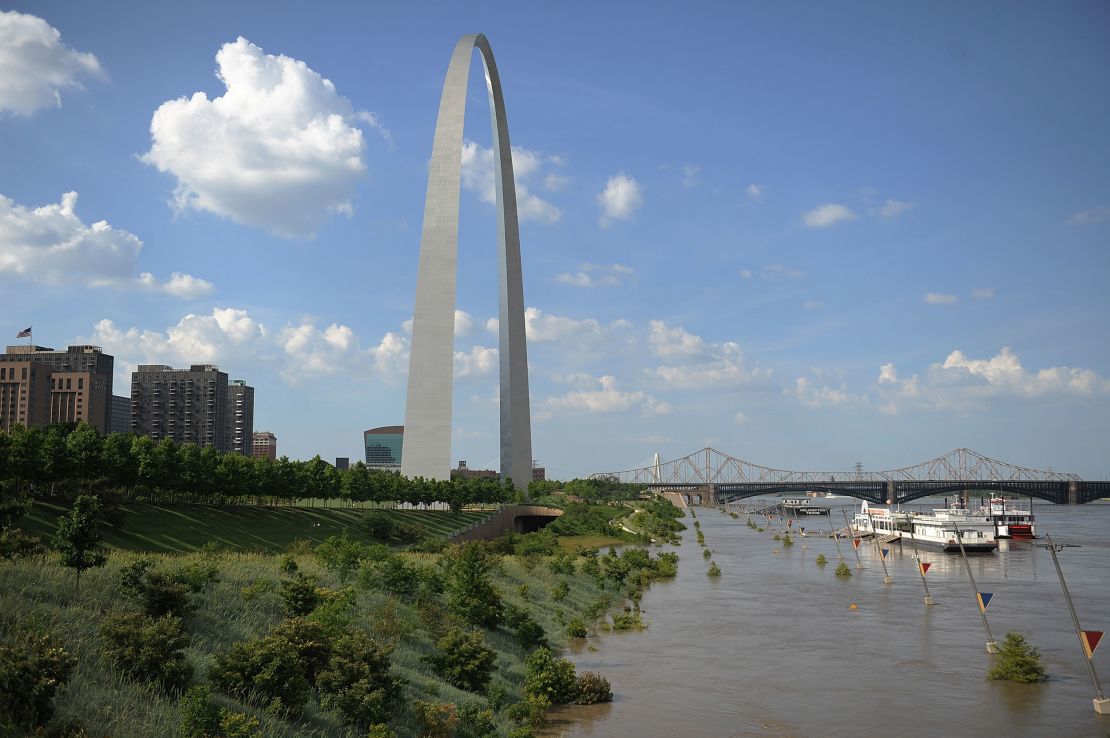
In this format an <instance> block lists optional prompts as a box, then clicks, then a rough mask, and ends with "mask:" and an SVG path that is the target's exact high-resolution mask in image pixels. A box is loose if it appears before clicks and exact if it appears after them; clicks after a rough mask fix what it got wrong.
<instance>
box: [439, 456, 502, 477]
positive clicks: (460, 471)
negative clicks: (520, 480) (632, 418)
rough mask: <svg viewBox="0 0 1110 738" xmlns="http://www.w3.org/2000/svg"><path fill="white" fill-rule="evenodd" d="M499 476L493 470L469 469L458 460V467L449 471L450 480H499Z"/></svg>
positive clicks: (464, 463)
mask: <svg viewBox="0 0 1110 738" xmlns="http://www.w3.org/2000/svg"><path fill="white" fill-rule="evenodd" d="M500 477H501V474H500V473H498V472H495V471H494V470H493V469H471V468H469V467H468V466H467V465H466V462H465V461H463V460H461V459H460V460H459V465H458V466H457V467H455V468H454V469H452V470H451V478H452V479H499V478H500Z"/></svg>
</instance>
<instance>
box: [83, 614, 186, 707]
mask: <svg viewBox="0 0 1110 738" xmlns="http://www.w3.org/2000/svg"><path fill="white" fill-rule="evenodd" d="M100 635H101V637H102V638H103V639H104V642H105V643H104V655H105V657H106V658H107V659H108V660H109V661H110V662H111V663H112V665H113V666H114V667H115V668H116V669H117V670H119V671H120V672H121V673H123V674H124V675H125V676H127V677H128V678H130V679H135V680H139V681H149V682H156V683H157V684H158V685H159V686H161V688H162V689H164V690H166V691H167V692H179V691H181V690H182V689H184V688H185V686H186V685H187V684H188V683H189V680H190V679H192V678H193V667H192V665H191V664H190V663H189V660H188V658H187V657H186V656H185V653H184V649H185V647H186V646H188V645H189V636H188V635H186V634H185V632H184V630H182V628H181V619H180V618H177V617H175V616H173V615H163V616H161V617H159V618H157V619H155V618H152V617H149V616H147V615H143V614H142V613H137V612H132V613H120V614H116V615H112V616H109V617H108V618H107V619H106V620H105V621H104V623H103V625H101V626H100Z"/></svg>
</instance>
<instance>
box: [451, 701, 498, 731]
mask: <svg viewBox="0 0 1110 738" xmlns="http://www.w3.org/2000/svg"><path fill="white" fill-rule="evenodd" d="M458 716H459V724H458V726H457V727H456V729H455V738H500V735H501V734H500V733H499V732H498V731H497V723H496V722H494V719H493V710H491V709H489V708H485V709H483V708H482V706H481V705H479V704H477V703H476V702H466V703H463V704H461V705H459V709H458Z"/></svg>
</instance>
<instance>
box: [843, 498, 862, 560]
mask: <svg viewBox="0 0 1110 738" xmlns="http://www.w3.org/2000/svg"><path fill="white" fill-rule="evenodd" d="M840 512H841V513H842V514H843V515H844V524H845V525H846V526H848V537H849V538H851V539H852V550H853V551H855V553H856V568H857V569H862V568H863V561H862V560H861V559H860V557H859V546H857V545H856V536H855V534H854V533H852V523H851V521H849V520H848V511H847V510H844V509H841V511H840Z"/></svg>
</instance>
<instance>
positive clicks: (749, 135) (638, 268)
mask: <svg viewBox="0 0 1110 738" xmlns="http://www.w3.org/2000/svg"><path fill="white" fill-rule="evenodd" d="M107 7H110V8H111V10H110V11H107V10H106V8H107ZM0 10H2V14H0V197H2V199H0V293H2V294H4V295H5V296H6V297H7V298H8V299H6V300H5V301H4V304H5V305H6V309H5V310H4V311H3V314H2V315H0V333H6V334H7V335H8V336H9V337H10V338H9V340H10V342H12V343H15V342H16V341H15V334H16V332H18V331H19V330H20V329H22V328H25V327H26V326H27V325H29V324H33V326H34V329H35V341H36V343H40V344H44V345H53V346H63V345H65V344H68V343H72V342H86V341H90V342H96V343H99V344H100V345H103V346H104V347H105V349H106V350H108V351H109V352H111V353H113V354H114V355H115V356H116V365H117V369H118V371H117V379H116V382H117V392H119V390H120V389H121V388H125V387H127V386H128V385H129V382H128V377H129V374H128V372H129V371H130V370H131V368H133V366H134V365H137V364H140V363H148V362H154V363H168V364H173V365H175V366H184V365H188V364H190V363H204V362H210V363H216V364H219V365H220V367H221V368H222V369H224V370H226V371H228V372H229V374H230V375H231V376H232V377H236V378H243V379H246V380H248V382H249V383H251V384H252V385H254V386H255V387H256V391H257V402H256V410H255V412H256V416H255V425H256V428H257V429H259V430H262V429H268V430H272V431H273V432H275V433H276V434H277V436H278V439H279V441H278V443H279V450H280V452H282V453H287V454H289V455H290V456H291V457H300V458H305V457H309V456H311V455H313V454H315V453H319V454H320V455H322V456H324V457H325V458H329V457H333V456H351V457H356V458H357V457H359V456H361V431H362V430H364V429H365V428H370V427H375V426H379V425H391V424H395V423H401V422H403V418H404V389H405V380H406V371H407V356H408V355H407V342H408V334H407V332H406V325H405V323H406V321H407V320H408V319H409V318H410V317H411V309H412V308H411V306H412V302H413V294H414V291H415V281H416V262H417V252H418V247H419V236H420V224H421V220H422V208H423V201H424V194H425V187H426V166H427V161H428V156H429V154H430V151H431V142H432V133H433V126H434V122H435V115H436V108H437V105H438V102H439V92H440V88H441V85H442V80H443V75H444V73H445V71H446V66H447V62H448V59H449V57H450V53H451V50H452V48H453V46H454V43H455V41H456V40H457V39H458V37H459V36H461V35H463V34H465V33H475V32H483V33H485V34H486V35H487V36H488V37H489V39H490V42H491V44H492V46H493V50H494V53H495V55H496V57H497V61H498V65H499V68H500V72H501V78H502V83H503V86H504V89H505V96H506V104H507V112H508V117H509V124H510V134H511V138H512V142H513V145H514V147H515V148H516V149H517V151H516V154H515V155H514V161H515V163H516V167H517V183H518V190H519V191H520V193H521V202H522V206H523V211H522V226H521V242H522V252H523V254H522V256H523V264H524V280H525V301H526V304H527V305H528V306H530V312H529V316H528V324H529V358H530V372H531V391H532V410H533V447H534V450H535V456H536V458H537V460H539V461H540V462H541V463H543V464H545V465H546V466H547V467H548V468H549V470H550V472H551V473H552V474H554V475H555V476H558V477H570V476H574V475H584V474H588V473H590V472H596V471H611V470H617V469H625V468H631V467H635V466H641V465H644V464H646V463H648V462H649V461H650V459H651V456H652V454H653V453H654V452H656V451H658V452H659V453H660V454H661V456H663V457H664V458H673V457H676V456H681V455H684V454H686V453H688V452H691V451H694V450H696V449H698V448H701V447H703V446H706V445H711V446H714V447H716V448H718V449H720V450H722V451H725V452H727V453H731V454H733V455H736V456H740V457H742V458H745V459H748V460H751V461H754V462H757V463H762V464H767V465H770V466H778V467H785V468H804V469H845V468H851V466H852V464H853V463H855V462H856V461H860V462H862V463H863V464H864V466H865V467H866V468H869V469H879V468H891V467H897V466H903V465H908V464H912V463H916V462H918V461H922V460H924V459H927V458H931V457H933V456H937V455H940V454H941V453H943V452H945V451H947V450H949V449H951V448H955V447H958V446H967V447H970V448H973V449H976V450H978V451H980V452H982V453H985V454H987V455H990V456H994V457H997V458H1001V459H1004V460H1007V461H1012V462H1016V463H1023V464H1027V465H1031V466H1041V467H1050V466H1051V467H1053V468H1054V469H1057V470H1068V471H1075V472H1078V473H1081V474H1083V475H1085V476H1088V477H1092V478H1106V477H1107V476H1110V460H1108V452H1110V442H1108V440H1107V435H1108V433H1107V432H1108V430H1110V421H1108V420H1107V418H1108V415H1110V341H1108V340H1107V339H1108V337H1110V330H1108V328H1107V318H1108V317H1110V296H1108V291H1107V290H1106V283H1107V277H1108V276H1110V174H1108V173H1110V143H1108V140H1107V136H1106V121H1107V120H1110V96H1107V95H1106V93H1105V91H1106V90H1108V89H1110V45H1107V44H1106V43H1105V40H1106V38H1107V34H1108V31H1110V7H1108V6H1107V5H1106V4H1105V3H1101V2H1086V3H1084V2H1072V3H1057V4H1051V5H1047V4H1044V3H1011V2H1007V3H976V4H966V3H929V4H918V5H909V4H898V5H897V6H896V5H895V4H890V3H853V4H841V5H837V6H832V5H829V4H827V3H790V4H787V3H774V4H769V3H700V4H681V5H680V4H662V3H658V4H653V3H627V4H622V3H607V4H604V5H600V6H599V5H598V4H595V3H559V4H547V5H540V4H533V3H467V4H465V5H464V4H460V3H403V4H398V3H374V4H369V3H351V4H326V5H325V4H314V5H305V4H302V3H280V2H278V3H274V2H268V3H246V2H244V3H233V4H227V3H190V4H187V5H182V4H168V3H122V2H121V3H113V4H111V6H104V5H96V4H89V3H63V2H36V3H5V4H3V5H2V6H0ZM240 39H242V40H240ZM217 54H219V56H217ZM472 69H473V71H472V79H471V91H470V98H469V107H468V113H467V115H468V121H467V133H466V138H467V140H468V144H467V148H466V151H465V153H464V188H463V192H462V198H461V204H462V217H461V226H460V236H459V241H460V244H459V246H460V268H459V309H460V310H461V311H463V312H464V313H465V315H461V316H459V320H458V321H457V322H458V325H457V333H458V337H457V339H456V352H457V361H456V377H457V378H456V383H455V408H454V428H455V441H454V449H453V452H452V455H453V457H454V459H456V460H457V459H467V460H468V462H469V463H470V465H471V466H472V467H494V466H496V463H497V453H498V452H497V405H496V385H497V378H496V367H497V362H496V344H497V341H496V335H495V333H493V332H490V331H489V330H488V325H487V321H488V320H489V319H490V318H492V317H494V316H495V315H496V310H497V302H496V268H495V253H496V240H495V238H496V236H495V231H494V213H493V205H492V204H491V203H490V202H489V200H490V194H489V193H490V190H489V185H488V182H489V181H490V178H491V176H492V170H491V169H490V166H491V165H490V156H489V150H488V147H489V145H490V132H489V123H488V121H489V117H488V111H487V110H486V100H485V92H484V90H483V89H482V88H483V85H482V84H481V77H480V62H479V61H477V60H475V62H474V67H473V68H472ZM217 72H219V73H220V75H222V76H218V75H217ZM225 83H226V84H225ZM198 93H201V94H198ZM66 193H77V194H76V195H67V194H66Z"/></svg>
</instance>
